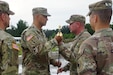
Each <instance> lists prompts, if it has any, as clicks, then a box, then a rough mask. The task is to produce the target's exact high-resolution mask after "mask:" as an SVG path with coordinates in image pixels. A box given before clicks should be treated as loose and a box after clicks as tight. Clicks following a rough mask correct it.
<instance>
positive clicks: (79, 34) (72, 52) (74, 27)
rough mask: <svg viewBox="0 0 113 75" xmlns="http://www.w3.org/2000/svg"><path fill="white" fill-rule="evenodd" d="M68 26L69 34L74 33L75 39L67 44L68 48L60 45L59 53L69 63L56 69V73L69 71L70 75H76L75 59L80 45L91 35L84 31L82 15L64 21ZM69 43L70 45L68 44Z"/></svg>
mask: <svg viewBox="0 0 113 75" xmlns="http://www.w3.org/2000/svg"><path fill="white" fill-rule="evenodd" d="M66 22H67V23H68V24H70V25H69V29H70V32H72V33H74V34H75V35H76V37H75V38H74V41H73V42H69V46H70V48H69V47H68V46H65V44H61V45H60V47H59V48H60V49H59V50H60V53H61V54H62V55H63V56H64V58H65V59H66V60H68V61H69V63H68V64H67V65H66V66H64V67H62V68H59V69H58V73H60V72H62V71H67V70H70V75H78V74H77V63H76V61H77V57H78V51H79V47H80V45H81V43H82V42H83V41H84V40H86V39H87V38H88V37H90V36H91V35H90V34H89V33H88V32H87V30H86V29H85V17H84V16H82V15H71V17H70V19H69V20H67V21H66ZM70 43H71V44H70Z"/></svg>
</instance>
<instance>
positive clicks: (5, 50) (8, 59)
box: [1, 37, 19, 75]
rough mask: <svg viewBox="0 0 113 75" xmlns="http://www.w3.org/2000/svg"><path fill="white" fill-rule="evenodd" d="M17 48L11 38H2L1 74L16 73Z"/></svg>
mask: <svg viewBox="0 0 113 75" xmlns="http://www.w3.org/2000/svg"><path fill="white" fill-rule="evenodd" d="M18 50H19V47H18V45H17V44H16V42H15V41H14V39H13V38H10V37H9V38H7V39H4V40H3V44H2V66H1V67H2V69H3V70H4V71H3V73H2V74H10V73H11V74H15V75H16V74H17V73H18Z"/></svg>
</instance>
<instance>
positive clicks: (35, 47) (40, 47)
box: [22, 34, 57, 55]
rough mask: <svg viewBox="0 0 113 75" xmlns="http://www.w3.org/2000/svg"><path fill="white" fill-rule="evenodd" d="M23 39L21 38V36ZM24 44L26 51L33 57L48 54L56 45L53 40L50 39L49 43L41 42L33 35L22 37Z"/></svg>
mask: <svg viewBox="0 0 113 75" xmlns="http://www.w3.org/2000/svg"><path fill="white" fill-rule="evenodd" d="M22 37H23V36H22ZM23 39H24V40H25V41H24V42H25V43H26V46H27V47H28V49H29V50H30V51H31V52H32V53H33V54H34V55H35V54H44V53H46V52H49V51H50V50H51V48H52V47H54V46H55V45H57V42H56V40H55V39H52V40H50V41H47V42H45V41H42V40H41V38H38V37H37V36H35V35H34V34H27V35H26V36H24V37H23Z"/></svg>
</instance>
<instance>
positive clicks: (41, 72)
mask: <svg viewBox="0 0 113 75" xmlns="http://www.w3.org/2000/svg"><path fill="white" fill-rule="evenodd" d="M55 43H56V41H55V39H52V40H50V41H47V39H46V36H45V34H44V32H43V31H40V30H38V29H37V28H36V27H35V26H34V25H32V26H31V27H29V28H28V29H26V30H25V31H24V32H23V33H22V47H23V75H50V70H49V68H50V67H49V65H50V64H53V65H54V63H55V61H54V60H53V59H51V58H50V57H49V56H48V52H49V51H50V50H51V48H52V47H54V46H55V45H56V44H55Z"/></svg>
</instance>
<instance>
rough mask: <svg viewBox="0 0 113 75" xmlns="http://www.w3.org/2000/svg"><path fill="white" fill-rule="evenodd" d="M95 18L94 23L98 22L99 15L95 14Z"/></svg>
mask: <svg viewBox="0 0 113 75" xmlns="http://www.w3.org/2000/svg"><path fill="white" fill-rule="evenodd" d="M93 18H94V19H93V21H94V23H96V22H97V21H98V15H93Z"/></svg>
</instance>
